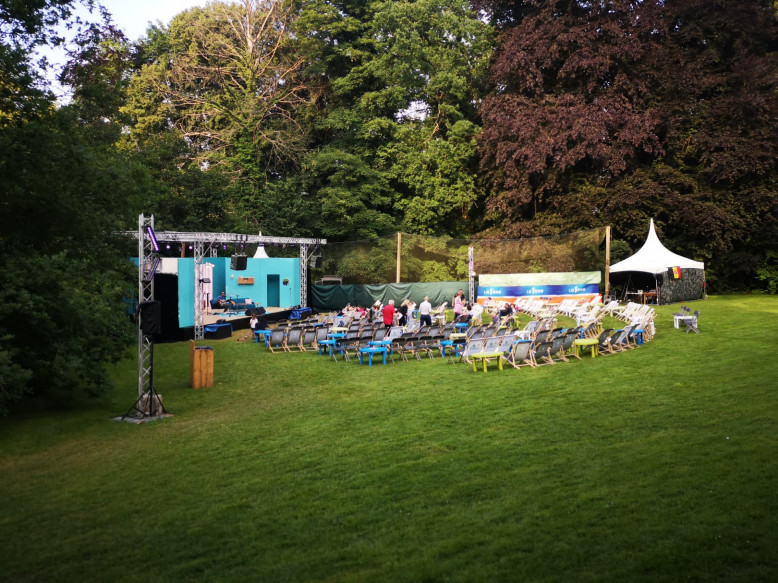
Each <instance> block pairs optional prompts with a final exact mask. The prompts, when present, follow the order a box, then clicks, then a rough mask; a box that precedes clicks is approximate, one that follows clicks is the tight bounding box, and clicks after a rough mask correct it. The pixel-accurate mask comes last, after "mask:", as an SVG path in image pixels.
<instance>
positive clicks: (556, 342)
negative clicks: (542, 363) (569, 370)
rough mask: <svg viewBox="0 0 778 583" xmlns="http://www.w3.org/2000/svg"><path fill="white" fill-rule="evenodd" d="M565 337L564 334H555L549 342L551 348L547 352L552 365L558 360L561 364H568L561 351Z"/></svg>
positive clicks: (563, 352)
mask: <svg viewBox="0 0 778 583" xmlns="http://www.w3.org/2000/svg"><path fill="white" fill-rule="evenodd" d="M566 336H567V335H566V334H557V335H556V336H554V338H553V340H552V341H551V348H550V349H549V351H548V356H549V358H550V359H551V361H552V364H553V363H554V362H556V361H560V360H561V361H562V362H570V361H569V360H567V356H565V351H564V350H563V347H564V345H565V337H566Z"/></svg>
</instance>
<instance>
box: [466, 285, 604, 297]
mask: <svg viewBox="0 0 778 583" xmlns="http://www.w3.org/2000/svg"><path fill="white" fill-rule="evenodd" d="M598 293H600V286H599V284H596V283H579V284H566V285H559V284H556V285H529V286H525V285H488V286H478V297H479V298H508V297H517V298H518V297H538V298H539V297H547V296H576V295H585V294H598Z"/></svg>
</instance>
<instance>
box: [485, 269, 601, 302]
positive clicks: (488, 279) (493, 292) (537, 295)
mask: <svg viewBox="0 0 778 583" xmlns="http://www.w3.org/2000/svg"><path fill="white" fill-rule="evenodd" d="M601 281H602V274H601V273H600V272H599V271H573V272H562V273H512V274H494V275H490V274H481V275H479V276H478V302H479V303H488V302H489V301H490V300H492V301H506V302H511V303H512V302H515V301H516V300H517V299H519V298H533V299H545V300H547V301H549V302H561V301H562V300H564V299H569V298H573V299H576V300H579V301H591V300H593V299H595V298H598V297H599V295H600V282H601Z"/></svg>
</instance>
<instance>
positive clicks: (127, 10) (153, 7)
mask: <svg viewBox="0 0 778 583" xmlns="http://www.w3.org/2000/svg"><path fill="white" fill-rule="evenodd" d="M98 1H99V2H100V4H102V5H103V6H105V7H106V8H107V9H108V11H109V12H110V13H111V14H112V15H113V21H114V22H115V23H116V24H117V25H118V27H119V28H120V29H121V30H122V31H123V32H124V34H125V35H126V36H127V38H128V39H130V40H133V41H134V40H137V39H138V38H139V37H141V36H143V34H144V33H145V32H146V28H147V27H148V25H149V23H150V22H151V23H156V22H157V21H160V22H162V24H165V25H167V24H169V23H170V21H171V20H172V19H173V17H174V16H175V15H176V14H178V13H179V12H183V11H184V10H186V9H187V8H191V7H193V6H205V4H206V3H207V2H206V0H98Z"/></svg>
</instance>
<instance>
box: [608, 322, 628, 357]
mask: <svg viewBox="0 0 778 583" xmlns="http://www.w3.org/2000/svg"><path fill="white" fill-rule="evenodd" d="M633 329H634V326H627V327H626V328H623V329H622V330H616V332H614V333H613V335H612V336H611V337H610V338H609V339H608V340H609V342H608V344H609V346H610V350H609V352H608V353H606V354H614V353H616V352H624V350H626V349H627V348H632V345H631V344H630V342H629V336H630V334H632V330H633Z"/></svg>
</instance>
